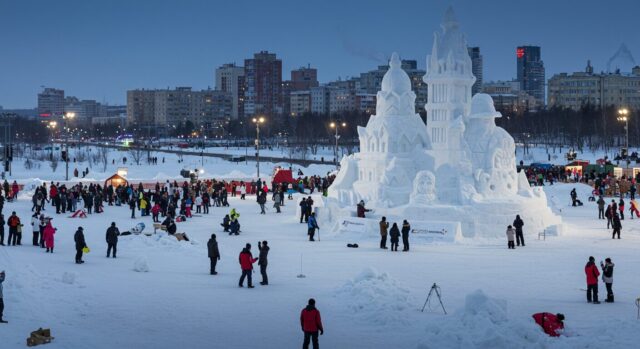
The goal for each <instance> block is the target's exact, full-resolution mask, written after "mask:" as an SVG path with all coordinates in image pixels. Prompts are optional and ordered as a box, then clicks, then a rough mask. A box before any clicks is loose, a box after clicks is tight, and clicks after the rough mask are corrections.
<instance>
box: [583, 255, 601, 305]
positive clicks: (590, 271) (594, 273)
mask: <svg viewBox="0 0 640 349" xmlns="http://www.w3.org/2000/svg"><path fill="white" fill-rule="evenodd" d="M584 273H585V274H586V275H587V302H589V303H593V304H600V302H598V276H600V271H599V270H598V267H597V266H596V259H595V258H593V256H591V257H589V262H587V265H585V266H584ZM592 300H593V302H592Z"/></svg>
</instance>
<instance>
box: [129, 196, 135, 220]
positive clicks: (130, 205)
mask: <svg viewBox="0 0 640 349" xmlns="http://www.w3.org/2000/svg"><path fill="white" fill-rule="evenodd" d="M129 209H130V210H131V218H136V199H134V198H133V197H132V198H131V200H129Z"/></svg>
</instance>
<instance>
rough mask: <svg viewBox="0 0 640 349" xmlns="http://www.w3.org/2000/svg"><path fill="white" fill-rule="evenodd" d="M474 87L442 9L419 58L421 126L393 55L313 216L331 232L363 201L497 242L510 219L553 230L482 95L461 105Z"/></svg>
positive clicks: (541, 198)
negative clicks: (354, 143) (355, 140)
mask: <svg viewBox="0 0 640 349" xmlns="http://www.w3.org/2000/svg"><path fill="white" fill-rule="evenodd" d="M475 80H476V79H475V77H474V76H473V74H472V71H471V59H470V58H469V55H468V53H467V46H466V41H465V38H464V35H463V34H462V33H461V32H460V31H459V26H458V23H457V21H456V20H455V18H454V14H453V11H452V10H451V9H449V10H447V13H446V14H445V19H444V23H443V25H442V32H439V33H436V34H435V35H434V42H433V47H432V52H431V55H430V56H429V57H428V58H427V73H426V75H425V76H424V81H425V82H426V83H427V84H428V85H429V94H428V103H427V104H426V106H425V109H426V111H427V123H426V125H425V124H424V123H423V122H422V120H421V119H420V117H419V115H418V114H416V113H415V112H414V107H413V105H414V102H415V98H416V96H415V94H414V93H413V91H411V81H410V80H409V77H408V75H407V74H406V73H405V72H404V71H403V70H402V68H401V65H400V59H399V57H398V55H397V54H395V53H394V54H393V55H392V56H391V60H390V62H389V70H388V71H387V73H386V74H385V76H384V78H383V80H382V86H381V91H380V92H378V95H377V105H376V114H375V115H372V116H371V118H370V119H369V122H368V123H367V126H366V127H358V135H359V140H360V152H359V153H356V154H353V155H350V156H348V157H345V158H343V159H342V161H341V170H340V172H339V173H338V175H337V177H336V179H335V181H334V183H333V185H332V186H331V187H330V188H329V195H328V198H326V199H325V200H324V207H322V208H321V209H320V210H319V216H320V217H319V218H320V219H321V220H324V221H326V222H333V223H334V224H336V225H335V226H336V227H337V223H342V220H343V219H345V218H346V217H349V216H353V215H354V211H355V205H356V203H357V202H358V201H360V200H364V201H365V202H366V205H367V207H368V208H373V209H374V211H373V214H370V215H369V217H372V218H373V219H378V216H387V218H389V219H390V220H395V221H401V220H402V219H409V220H411V221H413V222H414V223H416V224H418V225H419V224H420V221H423V222H425V224H427V223H429V222H430V223H429V224H432V223H433V221H440V222H449V223H455V224H456V225H457V226H460V227H461V228H462V233H463V235H464V236H467V237H472V236H484V237H487V236H503V235H504V231H505V228H506V226H507V225H509V224H511V223H512V222H513V219H514V217H515V215H516V214H519V215H520V216H521V217H522V218H523V219H524V220H525V227H526V228H525V232H528V233H531V234H534V233H538V232H540V231H541V230H542V229H545V228H547V227H550V226H554V225H557V224H560V223H561V222H560V219H559V217H557V216H556V215H554V214H553V213H552V212H551V210H550V209H549V208H548V206H547V201H546V196H545V194H544V192H543V191H542V190H540V189H539V188H534V189H532V188H531V187H529V184H528V182H527V181H526V178H525V179H524V180H523V178H522V174H521V173H520V174H518V173H517V171H516V161H515V155H514V154H515V143H514V141H513V138H512V137H511V136H510V135H509V134H508V133H507V132H506V131H505V130H504V129H502V128H500V127H497V126H496V124H495V118H499V117H501V114H500V113H498V112H496V110H495V108H494V105H493V100H492V99H491V97H490V96H488V95H485V94H477V95H475V96H473V98H472V97H471V86H472V85H473V83H474V82H475ZM368 223H372V222H368ZM369 225H371V226H375V225H374V224H369Z"/></svg>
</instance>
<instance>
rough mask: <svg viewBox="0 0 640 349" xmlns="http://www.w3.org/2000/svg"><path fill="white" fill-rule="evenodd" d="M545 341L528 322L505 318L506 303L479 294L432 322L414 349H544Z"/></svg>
mask: <svg viewBox="0 0 640 349" xmlns="http://www.w3.org/2000/svg"><path fill="white" fill-rule="evenodd" d="M547 341H549V337H547V336H546V335H545V334H544V333H543V332H542V331H541V330H540V329H539V328H538V327H537V325H536V324H535V322H534V321H533V320H532V319H531V318H527V319H521V320H519V321H513V320H510V319H509V318H508V317H507V303H506V301H505V300H496V299H492V298H489V297H487V296H486V295H485V294H484V293H483V292H482V291H481V290H478V291H475V292H474V293H471V294H469V295H467V297H466V300H465V307H464V309H462V310H460V311H458V312H457V313H455V314H453V315H450V316H446V317H444V318H443V319H442V321H438V322H434V325H433V326H431V327H429V328H427V333H426V339H425V340H424V341H423V342H422V343H421V344H420V345H418V349H435V348H465V349H466V348H474V349H481V348H483V349H484V348H486V349H493V348H545V347H547V346H548V345H547V344H546V342H547Z"/></svg>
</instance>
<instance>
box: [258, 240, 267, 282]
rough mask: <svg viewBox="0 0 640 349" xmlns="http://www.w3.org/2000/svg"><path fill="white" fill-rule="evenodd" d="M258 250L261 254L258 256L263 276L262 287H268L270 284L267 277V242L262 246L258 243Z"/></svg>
mask: <svg viewBox="0 0 640 349" xmlns="http://www.w3.org/2000/svg"><path fill="white" fill-rule="evenodd" d="M258 250H259V251H260V254H259V255H258V265H259V266H260V275H262V281H261V282H260V285H262V286H266V285H268V284H269V277H268V276H267V263H268V260H267V255H268V254H269V246H267V241H266V240H265V241H263V242H262V245H260V241H258Z"/></svg>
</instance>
